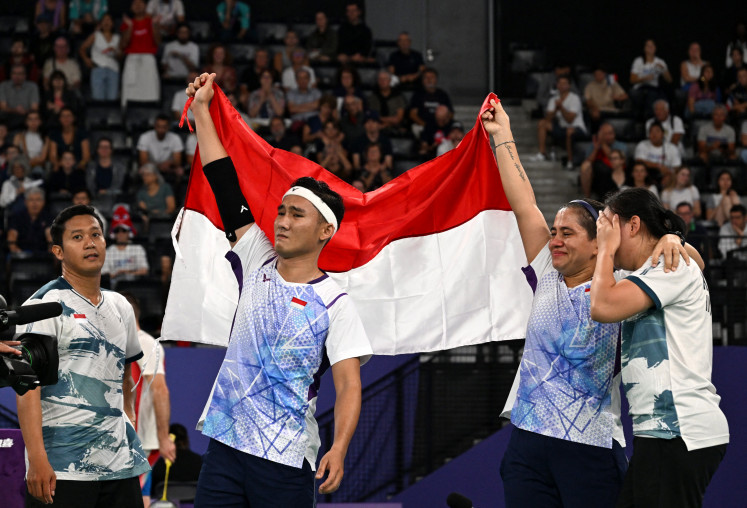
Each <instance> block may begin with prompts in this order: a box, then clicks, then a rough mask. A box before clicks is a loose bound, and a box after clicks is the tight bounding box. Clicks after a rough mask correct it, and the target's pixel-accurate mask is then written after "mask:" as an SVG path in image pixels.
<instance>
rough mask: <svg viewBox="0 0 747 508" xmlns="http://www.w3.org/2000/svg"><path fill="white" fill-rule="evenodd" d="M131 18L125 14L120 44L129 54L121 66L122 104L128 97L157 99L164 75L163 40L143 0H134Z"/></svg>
mask: <svg viewBox="0 0 747 508" xmlns="http://www.w3.org/2000/svg"><path fill="white" fill-rule="evenodd" d="M130 9H131V11H132V18H130V17H129V16H127V15H126V14H125V15H124V16H123V17H122V25H121V26H120V28H119V30H120V31H121V32H122V37H121V39H120V47H121V49H122V52H123V53H124V54H125V55H126V56H125V62H124V67H123V69H122V105H123V106H124V105H126V104H127V101H129V100H136V101H158V100H160V98H161V77H160V75H159V73H158V63H157V62H156V53H157V52H158V46H159V45H160V44H161V31H160V30H158V29H157V28H156V26H155V24H156V23H155V22H154V20H153V18H151V17H150V16H149V15H148V14H147V12H146V10H145V1H144V0H133V1H132V4H131V6H130Z"/></svg>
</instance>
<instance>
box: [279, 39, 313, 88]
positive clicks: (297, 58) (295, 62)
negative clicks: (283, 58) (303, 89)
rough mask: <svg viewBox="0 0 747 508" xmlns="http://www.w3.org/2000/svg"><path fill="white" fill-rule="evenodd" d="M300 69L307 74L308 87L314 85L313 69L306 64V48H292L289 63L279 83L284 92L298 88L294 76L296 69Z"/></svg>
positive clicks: (296, 72) (296, 73) (295, 75)
mask: <svg viewBox="0 0 747 508" xmlns="http://www.w3.org/2000/svg"><path fill="white" fill-rule="evenodd" d="M301 70H304V71H306V72H307V73H308V74H309V85H308V86H309V87H310V88H313V87H314V86H316V74H314V69H312V68H311V67H309V66H308V65H306V50H305V49H303V48H300V47H299V48H296V49H294V50H293V53H292V54H291V65H290V66H289V67H287V68H286V69H285V70H284V71H283V75H282V79H281V83H282V85H283V88H284V89H285V91H286V92H287V91H288V90H293V89H294V88H298V81H297V80H296V77H297V75H298V71H301Z"/></svg>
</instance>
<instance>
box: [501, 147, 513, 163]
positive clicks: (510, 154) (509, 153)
mask: <svg viewBox="0 0 747 508" xmlns="http://www.w3.org/2000/svg"><path fill="white" fill-rule="evenodd" d="M503 146H505V147H506V150H508V155H509V156H510V157H511V160H515V159H514V153H513V152H512V151H511V145H503Z"/></svg>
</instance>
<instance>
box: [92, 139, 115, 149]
mask: <svg viewBox="0 0 747 508" xmlns="http://www.w3.org/2000/svg"><path fill="white" fill-rule="evenodd" d="M102 141H106V142H108V143H109V146H112V145H114V143H112V138H110V137H109V136H101V137H100V138H99V139H98V141H96V148H98V147H99V145H101V142H102Z"/></svg>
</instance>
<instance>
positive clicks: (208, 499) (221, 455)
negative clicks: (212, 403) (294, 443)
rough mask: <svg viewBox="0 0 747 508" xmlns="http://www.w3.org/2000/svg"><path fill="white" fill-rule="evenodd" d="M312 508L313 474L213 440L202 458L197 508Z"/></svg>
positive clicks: (314, 504)
mask: <svg viewBox="0 0 747 508" xmlns="http://www.w3.org/2000/svg"><path fill="white" fill-rule="evenodd" d="M278 506H282V507H284V508H286V507H287V508H313V507H314V506H316V496H315V479H314V471H312V470H311V466H310V465H309V463H308V461H306V460H304V461H303V467H302V468H300V469H299V468H296V467H292V466H286V465H285V464H278V463H277V462H272V461H270V460H267V459H263V458H261V457H255V456H254V455H250V454H248V453H244V452H241V451H238V450H235V449H233V448H231V447H230V446H227V445H225V444H223V443H221V442H220V441H216V440H215V439H211V440H210V444H209V445H208V449H207V452H205V455H203V457H202V469H201V470H200V479H199V481H198V482H197V495H196V497H195V508H209V507H215V508H277V507H278Z"/></svg>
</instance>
